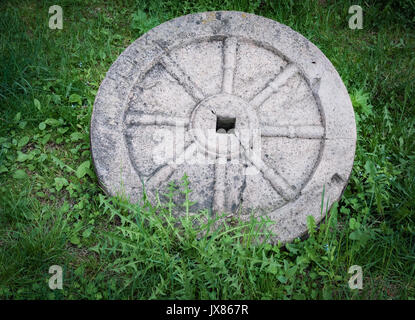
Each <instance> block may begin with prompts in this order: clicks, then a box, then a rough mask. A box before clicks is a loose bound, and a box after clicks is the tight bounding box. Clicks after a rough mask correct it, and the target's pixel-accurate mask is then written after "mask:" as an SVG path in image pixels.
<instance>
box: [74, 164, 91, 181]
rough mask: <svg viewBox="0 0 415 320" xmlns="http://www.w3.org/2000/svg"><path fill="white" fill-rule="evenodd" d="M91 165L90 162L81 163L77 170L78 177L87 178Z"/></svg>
mask: <svg viewBox="0 0 415 320" xmlns="http://www.w3.org/2000/svg"><path fill="white" fill-rule="evenodd" d="M90 165H91V163H90V161H89V160H87V161H84V162H82V163H81V165H80V166H79V167H78V169H76V176H77V177H78V178H79V179H81V178H82V177H83V176H85V175H86V174H87V173H88V171H89V166H90Z"/></svg>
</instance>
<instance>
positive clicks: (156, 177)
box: [146, 142, 196, 189]
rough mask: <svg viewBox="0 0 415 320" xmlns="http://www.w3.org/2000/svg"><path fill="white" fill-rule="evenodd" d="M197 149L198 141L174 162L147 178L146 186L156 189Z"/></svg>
mask: <svg viewBox="0 0 415 320" xmlns="http://www.w3.org/2000/svg"><path fill="white" fill-rule="evenodd" d="M195 150H196V143H194V142H193V143H191V144H190V145H189V146H188V147H187V148H186V150H184V151H183V152H182V153H181V154H180V155H179V156H178V157H177V158H176V159H174V162H173V163H169V164H166V165H164V166H163V167H161V168H160V169H158V170H157V171H156V173H154V174H153V175H152V176H151V177H150V178H148V179H147V186H146V188H147V189H149V188H151V189H153V188H154V189H155V188H157V187H158V186H159V185H160V184H161V183H162V182H164V181H167V180H168V179H169V178H170V177H171V175H172V174H173V172H174V171H175V170H176V169H177V167H178V166H179V165H180V164H182V163H184V162H185V161H186V159H189V157H191V156H192V154H193V153H194V152H195Z"/></svg>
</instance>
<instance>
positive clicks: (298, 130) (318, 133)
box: [261, 125, 324, 139]
mask: <svg viewBox="0 0 415 320" xmlns="http://www.w3.org/2000/svg"><path fill="white" fill-rule="evenodd" d="M261 136H263V137H286V138H300V139H322V138H323V137H324V128H323V127H321V126H312V125H295V126H289V125H282V126H275V125H274V126H270V125H262V126H261Z"/></svg>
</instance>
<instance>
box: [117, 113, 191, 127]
mask: <svg viewBox="0 0 415 320" xmlns="http://www.w3.org/2000/svg"><path fill="white" fill-rule="evenodd" d="M125 123H126V125H127V126H139V125H144V126H145V125H147V126H148V125H165V126H177V127H186V126H187V125H188V123H189V119H187V118H184V117H172V116H165V115H159V114H156V115H155V114H142V113H140V114H139V113H133V112H130V113H128V114H127V115H126V118H125Z"/></svg>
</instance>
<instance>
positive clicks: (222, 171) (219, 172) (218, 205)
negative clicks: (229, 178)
mask: <svg viewBox="0 0 415 320" xmlns="http://www.w3.org/2000/svg"><path fill="white" fill-rule="evenodd" d="M221 160H224V161H221ZM222 162H223V163H222ZM225 179H226V159H217V160H216V163H215V186H214V190H213V191H214V194H213V211H214V212H220V211H221V210H224V208H225Z"/></svg>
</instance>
